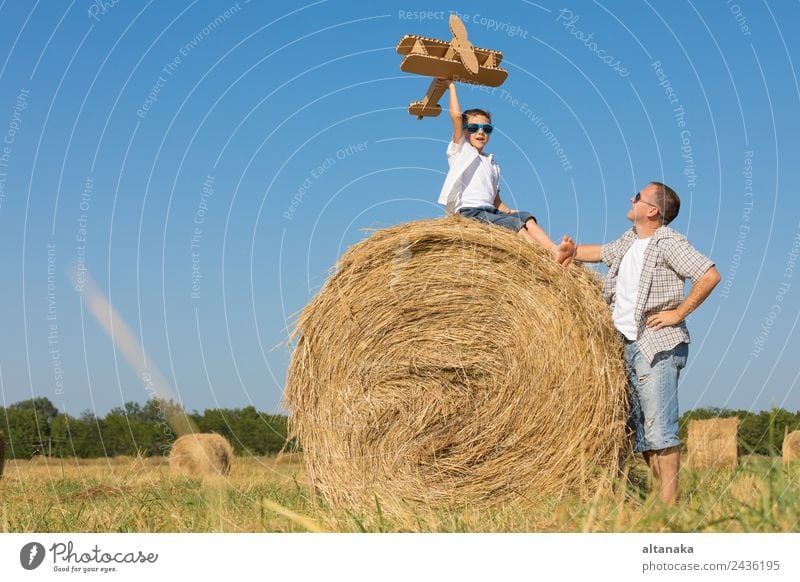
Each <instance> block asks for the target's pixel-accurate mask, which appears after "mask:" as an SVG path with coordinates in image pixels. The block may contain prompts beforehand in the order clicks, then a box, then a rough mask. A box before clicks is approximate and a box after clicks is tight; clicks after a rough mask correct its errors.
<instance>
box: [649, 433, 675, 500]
mask: <svg viewBox="0 0 800 582" xmlns="http://www.w3.org/2000/svg"><path fill="white" fill-rule="evenodd" d="M644 459H645V461H647V465H648V466H649V467H650V470H651V471H652V473H653V477H655V480H656V483H658V497H659V499H661V501H663V502H664V503H668V504H670V505H675V503H676V502H677V500H678V472H679V471H680V468H681V450H680V447H670V448H668V449H661V450H659V451H645V452H644Z"/></svg>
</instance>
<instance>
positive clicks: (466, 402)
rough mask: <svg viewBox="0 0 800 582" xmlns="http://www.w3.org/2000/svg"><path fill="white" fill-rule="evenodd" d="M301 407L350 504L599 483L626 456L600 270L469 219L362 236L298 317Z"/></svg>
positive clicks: (333, 488)
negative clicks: (564, 263)
mask: <svg viewBox="0 0 800 582" xmlns="http://www.w3.org/2000/svg"><path fill="white" fill-rule="evenodd" d="M294 337H295V339H296V346H295V349H294V353H293V356H292V361H291V364H290V367H289V372H288V378H287V387H286V393H285V402H286V405H287V407H288V408H289V410H290V426H291V430H292V434H293V436H295V437H297V438H298V441H299V444H300V446H301V447H302V448H303V451H304V459H305V462H306V465H307V469H308V473H309V476H310V478H311V480H312V482H313V483H314V485H315V486H316V488H317V490H318V491H319V492H321V493H322V494H323V495H324V497H325V498H326V499H327V500H328V502H329V503H331V504H332V505H334V506H340V507H345V508H348V509H351V510H356V511H367V512H373V513H374V512H375V510H376V506H377V505H380V507H381V511H383V512H385V513H391V514H404V513H408V512H413V511H417V510H419V509H420V508H423V507H424V508H427V509H436V508H447V507H456V506H463V505H464V504H470V505H487V504H495V503H499V502H501V501H506V500H509V499H514V500H521V501H525V500H532V499H534V498H538V497H540V496H543V495H559V494H563V493H566V492H568V491H572V492H574V491H582V492H585V493H586V494H594V493H595V492H596V491H597V488H598V487H600V486H602V485H603V484H605V483H607V480H608V477H609V476H610V475H611V474H613V473H615V472H616V471H617V470H618V467H619V461H620V458H621V457H622V456H623V455H624V453H625V452H626V439H625V418H626V414H627V404H626V396H625V395H626V380H625V374H624V364H623V361H622V356H621V346H620V344H619V341H618V339H617V336H616V332H615V330H614V327H613V324H612V322H611V319H610V316H609V312H608V307H607V306H606V304H605V303H604V301H603V299H602V297H601V295H600V291H599V282H598V280H597V278H596V277H595V276H594V275H593V274H592V273H590V272H588V271H587V270H585V269H583V268H582V267H580V266H578V265H572V266H571V267H570V268H567V269H565V268H564V267H561V266H559V265H557V264H556V263H555V262H553V261H552V260H551V259H550V257H549V254H548V253H547V252H546V251H544V249H541V248H539V247H538V246H534V245H531V244H528V243H526V242H524V241H521V240H520V239H519V238H517V237H516V236H515V235H514V233H511V232H509V231H506V230H505V229H502V228H498V227H492V226H486V225H483V224H480V223H478V222H476V221H472V220H466V219H463V218H460V217H450V218H446V219H438V220H429V221H420V222H414V223H408V224H403V225H400V226H395V227H392V228H388V229H385V230H380V231H377V232H375V233H374V234H373V235H372V236H370V237H369V238H367V239H366V240H364V241H362V242H361V243H359V244H357V245H355V246H353V247H352V248H350V249H349V250H348V251H347V252H346V253H345V254H344V255H343V256H342V258H341V260H340V261H339V264H338V269H337V271H336V273H335V274H334V275H333V276H332V277H331V278H330V279H329V280H328V282H327V283H326V284H325V286H324V288H323V289H322V290H321V291H320V292H319V294H318V295H317V296H316V297H315V298H314V299H313V300H312V301H311V303H310V304H309V305H308V306H307V307H306V309H305V310H304V311H303V312H302V314H301V315H300V317H299V319H298V321H297V326H296V329H295V335H294Z"/></svg>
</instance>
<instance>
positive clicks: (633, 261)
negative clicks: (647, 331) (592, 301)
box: [613, 237, 650, 341]
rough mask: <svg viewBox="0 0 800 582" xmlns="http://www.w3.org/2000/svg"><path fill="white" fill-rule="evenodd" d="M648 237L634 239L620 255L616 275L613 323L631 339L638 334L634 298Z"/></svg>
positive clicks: (637, 293)
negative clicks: (620, 258)
mask: <svg viewBox="0 0 800 582" xmlns="http://www.w3.org/2000/svg"><path fill="white" fill-rule="evenodd" d="M649 242H650V237H647V238H639V239H636V240H635V241H634V242H633V244H632V245H631V248H629V249H628V251H627V252H626V253H625V255H624V256H623V257H622V262H621V263H620V265H619V275H617V298H616V301H615V303H614V314H613V319H614V325H615V326H616V328H617V329H618V330H619V332H620V333H621V334H622V335H624V336H625V337H626V338H628V339H629V340H631V341H635V340H636V338H637V337H638V335H639V327H638V326H637V324H636V320H635V319H634V312H635V310H636V300H637V299H638V297H639V279H640V278H641V276H642V265H643V264H644V251H645V249H646V248H647V245H648V243H649Z"/></svg>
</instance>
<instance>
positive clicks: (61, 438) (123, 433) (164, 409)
mask: <svg viewBox="0 0 800 582" xmlns="http://www.w3.org/2000/svg"><path fill="white" fill-rule="evenodd" d="M184 414H185V413H183V411H182V408H181V407H180V406H179V405H177V404H176V403H174V402H172V401H161V400H158V399H153V400H149V401H147V402H146V403H145V404H144V405H141V404H139V403H137V402H126V403H125V404H124V405H123V406H121V407H116V408H112V409H111V410H110V411H109V412H108V414H106V415H105V416H103V417H100V416H96V415H95V414H94V413H92V412H91V411H88V410H87V411H86V412H83V413H82V414H80V415H79V416H77V417H75V416H72V415H69V414H65V413H63V412H59V410H58V409H57V408H56V407H55V406H54V405H53V403H52V402H50V400H49V399H47V398H41V397H40V398H33V399H30V400H24V401H22V402H17V403H15V404H12V405H10V406H8V407H7V408H3V407H0V430H2V431H3V432H4V433H5V435H6V438H5V441H6V458H12V459H13V458H17V459H30V458H32V457H34V456H36V455H47V456H52V457H79V458H94V457H115V456H120V455H131V456H133V455H139V454H140V455H144V456H148V457H149V456H154V455H167V454H169V451H170V448H171V447H172V443H173V442H174V441H175V439H176V438H177V436H176V434H175V425H176V422H175V421H174V419H176V418H177V419H180V415H184ZM185 416H188V418H189V419H191V420H192V421H193V422H194V424H195V426H196V427H197V429H198V430H199V431H200V432H215V433H218V434H220V435H222V436H224V437H225V438H227V439H228V441H229V442H230V443H231V445H232V446H233V448H234V451H235V452H236V454H237V455H270V454H275V453H277V452H279V451H280V450H281V449H283V448H284V446H285V445H286V442H287V438H288V436H287V433H288V429H287V417H286V416H284V415H278V414H265V413H262V412H259V411H257V410H256V409H255V408H254V407H253V406H247V407H245V408H235V409H228V408H214V409H207V410H205V411H204V412H203V413H202V414H200V413H198V412H193V413H191V414H185ZM167 419H169V420H170V422H167ZM184 423H185V420H184ZM288 449H289V447H287V450H288Z"/></svg>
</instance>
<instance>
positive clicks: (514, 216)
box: [458, 206, 536, 232]
mask: <svg viewBox="0 0 800 582" xmlns="http://www.w3.org/2000/svg"><path fill="white" fill-rule="evenodd" d="M458 213H459V214H460V215H461V216H465V217H467V218H474V219H475V220H480V221H481V222H485V223H487V224H496V225H497V226H502V227H503V228H507V229H509V230H513V231H514V232H518V231H519V230H521V229H522V228H524V227H525V223H526V222H528V221H529V220H533V221H534V222H536V218H534V216H533V215H532V214H529V213H527V212H509V213H505V212H500V211H499V210H498V209H497V208H495V207H493V206H480V207H478V208H461V209H460V210H459V211H458Z"/></svg>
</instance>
